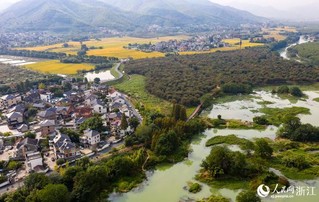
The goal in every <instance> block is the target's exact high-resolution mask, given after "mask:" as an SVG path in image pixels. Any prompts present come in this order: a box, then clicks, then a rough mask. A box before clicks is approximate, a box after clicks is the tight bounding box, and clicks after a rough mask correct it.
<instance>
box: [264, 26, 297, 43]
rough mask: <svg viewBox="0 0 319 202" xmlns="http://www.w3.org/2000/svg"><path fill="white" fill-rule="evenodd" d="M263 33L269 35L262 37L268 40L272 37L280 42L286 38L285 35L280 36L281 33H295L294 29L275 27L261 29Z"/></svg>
mask: <svg viewBox="0 0 319 202" xmlns="http://www.w3.org/2000/svg"><path fill="white" fill-rule="evenodd" d="M262 31H263V32H267V33H269V34H267V35H264V37H265V38H270V37H273V38H275V39H276V40H277V41H281V40H284V39H286V38H287V37H286V36H285V35H281V34H280V33H281V32H297V30H296V28H295V27H288V26H284V27H276V28H267V29H262Z"/></svg>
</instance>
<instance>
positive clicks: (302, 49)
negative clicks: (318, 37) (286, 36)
mask: <svg viewBox="0 0 319 202" xmlns="http://www.w3.org/2000/svg"><path fill="white" fill-rule="evenodd" d="M289 52H290V53H291V55H292V56H296V57H297V55H298V56H299V57H300V59H301V60H302V61H305V62H307V63H309V64H312V65H319V42H311V43H304V44H299V45H297V46H294V47H292V48H291V49H290V50H289Z"/></svg>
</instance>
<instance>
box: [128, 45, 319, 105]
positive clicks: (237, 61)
mask: <svg viewBox="0 0 319 202" xmlns="http://www.w3.org/2000/svg"><path fill="white" fill-rule="evenodd" d="M126 71H127V73H129V74H141V75H144V76H146V78H147V84H146V88H147V90H148V91H149V92H150V93H152V94H154V95H156V96H159V97H161V98H164V99H167V100H170V101H176V102H178V103H181V104H184V105H188V106H191V105H197V104H199V102H200V101H199V98H200V97H201V96H202V95H204V94H206V93H209V92H212V90H213V89H214V88H215V87H216V86H217V85H222V84H225V83H241V84H249V85H252V86H263V85H275V84H306V83H313V82H316V81H319V77H318V76H319V69H318V68H314V67H309V66H305V65H303V64H300V63H296V62H292V61H287V60H283V59H282V58H281V57H280V56H279V55H278V54H277V53H275V52H271V51H270V50H269V49H268V48H266V47H261V48H260V47H259V48H250V49H246V50H240V51H232V52H218V53H210V54H198V55H186V56H169V57H166V58H152V59H144V60H133V61H131V62H129V63H128V65H126Z"/></svg>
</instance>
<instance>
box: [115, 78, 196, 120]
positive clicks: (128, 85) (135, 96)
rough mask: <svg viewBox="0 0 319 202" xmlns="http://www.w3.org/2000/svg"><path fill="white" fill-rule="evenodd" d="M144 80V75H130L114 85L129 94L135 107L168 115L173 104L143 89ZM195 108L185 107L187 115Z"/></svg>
mask: <svg viewBox="0 0 319 202" xmlns="http://www.w3.org/2000/svg"><path fill="white" fill-rule="evenodd" d="M145 80H146V78H145V77H144V76H141V75H131V76H130V77H125V79H124V81H123V82H120V83H115V84H114V87H115V88H116V89H117V90H119V91H122V92H124V93H125V94H127V95H129V96H130V97H131V100H132V102H133V104H134V105H135V106H136V107H137V108H141V106H143V107H144V108H145V109H146V110H152V111H158V112H160V113H163V114H165V115H169V114H170V113H171V110H172V107H173V104H172V103H170V102H168V101H166V100H163V99H161V98H158V97H156V96H154V95H151V94H150V93H148V92H147V90H146V89H145V82H146V81H145ZM195 108H196V107H192V108H187V111H186V112H187V116H190V115H191V114H192V113H193V111H194V110H195Z"/></svg>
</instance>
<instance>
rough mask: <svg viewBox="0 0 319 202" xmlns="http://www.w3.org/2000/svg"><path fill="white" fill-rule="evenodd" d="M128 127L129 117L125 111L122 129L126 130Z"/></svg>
mask: <svg viewBox="0 0 319 202" xmlns="http://www.w3.org/2000/svg"><path fill="white" fill-rule="evenodd" d="M127 127H128V123H127V118H126V115H125V113H123V114H122V119H121V129H122V130H126V129H127Z"/></svg>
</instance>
